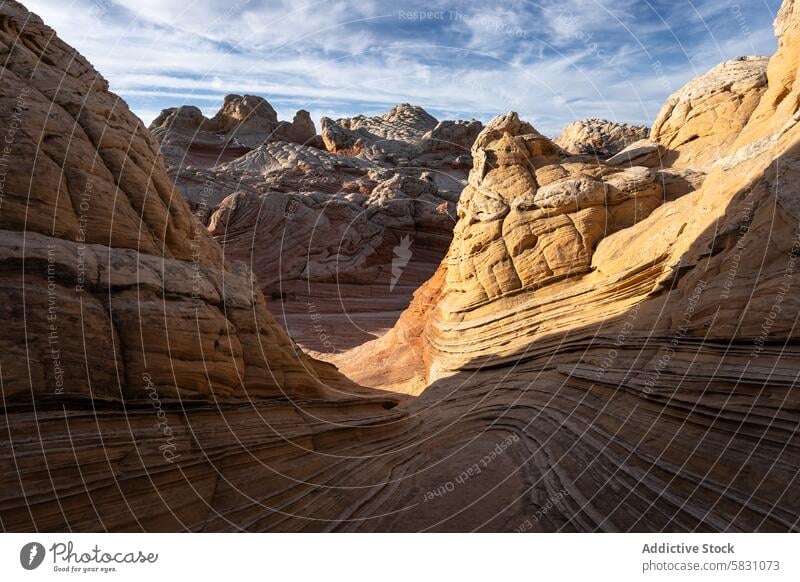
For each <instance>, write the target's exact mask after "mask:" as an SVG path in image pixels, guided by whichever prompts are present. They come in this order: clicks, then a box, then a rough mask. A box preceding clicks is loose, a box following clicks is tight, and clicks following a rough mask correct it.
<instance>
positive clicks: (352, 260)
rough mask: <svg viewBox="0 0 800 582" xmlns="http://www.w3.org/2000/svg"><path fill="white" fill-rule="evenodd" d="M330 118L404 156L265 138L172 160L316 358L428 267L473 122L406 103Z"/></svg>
mask: <svg viewBox="0 0 800 582" xmlns="http://www.w3.org/2000/svg"><path fill="white" fill-rule="evenodd" d="M231 115H232V114H231ZM340 121H341V122H342V125H344V126H347V127H349V128H352V129H347V130H342V131H348V132H352V133H354V134H355V133H357V134H358V135H359V136H360V137H359V138H358V139H359V140H362V142H363V141H364V140H366V141H369V140H370V139H374V140H376V141H369V143H370V144H373V143H376V144H378V146H377V147H385V148H386V149H387V151H389V150H391V151H392V152H394V153H397V152H400V151H404V152H406V153H407V154H408V156H409V157H410V158H411V159H410V160H409V159H406V161H405V162H402V163H401V162H399V161H398V159H397V158H395V157H391V156H390V157H387V156H385V155H381V156H378V157H372V158H371V157H369V156H361V157H350V156H346V155H344V149H343V148H338V149H337V148H336V147H333V148H332V149H333V150H334V151H333V152H328V151H325V150H321V149H318V148H315V147H309V146H306V145H302V144H297V143H292V142H290V141H271V142H268V143H265V144H263V145H261V146H259V147H257V148H254V149H252V150H250V151H248V152H247V153H245V154H243V155H239V156H238V157H235V158H233V159H230V160H228V161H225V162H224V163H220V162H219V161H218V163H217V164H216V165H214V166H213V167H202V166H200V165H190V166H185V167H173V168H172V169H171V175H172V176H173V177H174V178H175V179H176V183H177V187H178V189H179V190H180V191H181V192H182V193H183V195H184V196H185V197H186V198H187V199H188V200H189V202H190V205H191V207H192V209H193V211H194V212H195V214H196V215H197V216H198V217H199V218H200V219H201V220H202V221H203V222H204V223H205V224H207V225H208V226H209V227H210V229H211V232H212V234H213V235H214V237H215V238H216V239H217V240H218V241H219V242H220V243H222V245H223V248H224V249H225V255H226V257H228V258H230V259H235V260H240V261H243V262H245V263H246V264H248V265H249V266H250V268H251V269H252V270H253V271H254V272H255V274H256V276H257V277H258V280H259V282H260V284H261V286H262V290H263V292H264V294H265V295H266V296H267V297H268V298H269V299H270V301H272V302H274V303H273V310H274V311H275V312H276V315H277V316H278V321H279V322H280V323H281V324H282V325H283V326H284V327H285V329H286V330H287V331H288V332H289V333H290V334H291V336H292V338H293V339H295V340H296V341H297V342H298V343H299V344H300V345H301V346H302V347H303V348H304V349H307V350H310V351H312V352H314V353H315V354H316V355H317V356H319V357H322V358H328V357H330V356H331V355H333V354H337V353H340V352H342V351H346V350H349V349H350V348H352V347H354V346H356V345H359V344H360V343H363V342H364V341H367V340H371V339H374V338H375V337H378V336H380V335H381V334H383V333H384V332H385V331H386V330H388V329H389V328H391V327H392V325H393V324H394V323H395V321H396V320H397V317H398V316H399V314H400V313H401V312H402V310H403V309H404V308H406V307H407V306H408V304H409V302H410V300H411V294H412V293H413V291H414V290H415V289H417V288H418V287H419V286H420V285H421V284H422V282H424V281H425V280H427V279H428V278H429V277H430V276H431V275H432V274H433V272H434V271H435V270H436V267H437V266H438V264H439V263H440V261H441V260H442V258H443V257H444V253H445V251H446V249H447V247H448V245H449V243H450V239H451V238H452V230H453V226H454V224H455V215H456V201H457V200H458V196H459V194H460V192H461V190H462V189H463V186H464V183H465V182H466V177H467V173H468V171H469V168H470V167H471V165H472V158H471V156H470V154H469V149H470V146H471V144H472V142H474V141H475V138H476V136H477V134H478V133H479V132H480V130H481V129H482V125H481V124H480V123H479V122H477V121H443V122H440V123H438V122H436V120H435V119H434V118H433V117H431V116H430V115H428V114H427V113H425V111H424V110H423V109H421V108H419V107H412V106H410V105H405V104H404V105H399V106H397V107H395V108H394V109H393V110H392V111H391V112H390V113H388V114H386V115H384V116H380V117H375V118H370V117H363V116H360V117H356V118H353V119H352V120H340ZM431 127H432V129H428V128H431ZM378 134H380V135H382V136H384V137H385V138H386V139H385V140H377V138H376V137H375V136H377V135H378ZM326 135H328V136H330V132H328V133H326ZM369 136H372V137H369ZM387 141H390V142H391V145H390V146H387V145H386V142H387ZM161 147H162V151H164V149H165V142H163V141H162V144H161ZM376 151H377V150H376ZM381 151H383V150H381ZM228 197H230V198H229V199H228Z"/></svg>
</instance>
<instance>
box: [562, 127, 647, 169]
mask: <svg viewBox="0 0 800 582" xmlns="http://www.w3.org/2000/svg"><path fill="white" fill-rule="evenodd" d="M649 133H650V129H649V128H648V127H646V126H644V125H629V124H627V123H615V122H613V121H608V120H606V119H581V120H579V121H573V122H572V123H570V124H569V125H568V126H567V127H565V128H564V131H563V132H561V135H560V136H559V137H558V138H556V139H555V140H553V141H554V142H555V143H556V145H558V146H559V147H561V148H562V149H564V150H565V151H567V152H569V153H571V154H575V155H579V154H585V155H591V156H597V157H598V158H600V159H601V160H602V159H606V158H610V157H611V156H613V155H615V154H617V153H619V152H621V151H622V150H623V149H625V148H626V147H628V146H629V145H630V144H632V143H634V142H636V141H639V140H642V139H646V138H647V137H648V135H649Z"/></svg>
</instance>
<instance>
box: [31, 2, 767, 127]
mask: <svg viewBox="0 0 800 582" xmlns="http://www.w3.org/2000/svg"><path fill="white" fill-rule="evenodd" d="M23 3H25V4H26V5H27V6H28V7H29V8H30V9H31V10H33V11H34V12H36V13H37V14H39V15H40V16H41V17H42V18H44V19H45V22H47V23H48V24H49V25H50V26H52V27H53V28H55V29H56V30H57V31H58V33H59V35H60V36H61V37H62V38H63V39H64V40H66V41H67V42H69V43H70V44H72V45H73V46H74V47H76V48H77V49H78V50H80V51H81V52H82V53H83V54H84V55H85V56H86V57H88V59H89V60H90V61H91V62H92V63H93V64H94V65H95V67H96V68H97V69H98V70H100V71H101V72H102V73H103V74H104V75H105V77H106V78H107V79H108V80H109V81H110V83H111V87H112V90H114V91H115V92H117V93H118V94H120V95H122V96H123V97H124V98H125V99H126V100H127V101H128V103H129V104H130V106H131V108H132V109H133V110H134V111H135V112H136V113H137V114H138V115H139V116H140V117H141V118H142V119H143V120H144V121H145V122H147V123H149V122H150V121H151V120H152V119H153V118H154V117H155V116H156V115H157V114H158V112H159V111H160V110H161V109H163V108H165V107H172V106H176V105H182V104H193V105H197V106H198V107H200V108H201V109H203V111H204V112H205V113H206V114H207V115H211V114H213V113H214V112H215V111H216V110H217V109H218V108H219V106H220V105H221V103H222V99H223V97H224V96H225V95H226V94H228V93H240V94H242V93H252V94H257V95H261V96H263V97H265V98H267V99H268V100H269V101H270V102H271V103H272V104H273V106H274V107H275V109H276V110H277V111H278V113H279V114H280V116H281V118H284V119H285V118H288V119H291V117H292V115H293V114H294V111H296V110H297V109H300V108H304V109H308V110H309V111H310V112H311V114H312V117H313V118H314V119H315V121H316V120H318V119H319V117H321V116H323V115H327V116H330V117H342V116H350V115H354V114H357V113H364V114H375V113H382V112H384V111H386V110H387V109H389V108H390V107H391V106H392V105H394V104H396V103H400V102H409V103H413V104H416V105H421V106H423V107H424V108H425V109H427V110H428V111H429V112H430V113H432V114H433V115H435V116H436V117H438V118H439V119H445V118H472V117H474V118H477V119H480V120H483V121H486V120H488V119H490V118H491V117H493V116H494V115H496V114H498V113H501V112H505V111H508V110H515V111H518V112H519V113H520V114H521V115H522V116H523V117H524V118H525V119H527V120H529V121H531V122H532V123H533V124H534V125H535V126H536V127H537V128H538V129H539V130H540V131H543V132H545V133H547V134H549V135H557V134H558V133H559V132H560V130H561V128H562V127H563V126H564V125H566V124H567V123H569V122H570V121H572V120H574V119H578V118H584V117H604V118H607V119H612V120H617V121H627V122H635V123H645V124H650V123H651V122H652V120H653V119H654V117H655V115H656V114H657V113H658V109H659V108H660V106H661V104H662V103H663V101H664V99H665V98H666V97H667V95H669V94H670V93H672V92H673V91H675V90H676V89H678V88H680V86H681V85H682V84H683V83H685V82H686V81H687V80H689V79H691V78H692V77H694V76H696V75H698V74H701V73H703V72H705V71H707V70H708V69H709V68H711V67H713V66H714V65H716V64H717V63H719V62H721V61H723V60H725V59H729V58H733V57H737V56H740V55H753V54H766V55H769V54H771V53H772V52H773V51H774V48H775V45H776V42H775V38H774V36H773V32H772V20H773V19H774V17H775V13H776V11H777V9H778V7H779V6H780V3H781V2H780V0H539V1H535V2H534V1H531V2H528V1H515V0H509V1H503V2H492V1H491V0H480V1H478V0H471V1H458V0H453V1H448V0H426V1H409V2H405V1H404V0H313V1H311V2H308V1H307V0H224V1H220V0H27V1H26V0H23Z"/></svg>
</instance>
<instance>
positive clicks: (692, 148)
mask: <svg viewBox="0 0 800 582" xmlns="http://www.w3.org/2000/svg"><path fill="white" fill-rule="evenodd" d="M768 61H769V59H768V58H767V57H741V58H738V59H734V60H731V61H726V62H724V63H722V64H720V65H717V66H716V67H714V68H713V69H711V70H710V71H709V72H708V73H706V74H704V75H701V76H700V77H697V78H696V79H694V80H693V81H691V82H689V83H687V84H686V85H685V86H684V87H683V88H681V89H680V90H679V91H677V92H675V93H674V94H672V95H671V96H670V97H669V99H668V100H667V102H666V103H665V104H664V107H662V109H661V111H660V113H659V114H658V117H657V118H656V120H655V123H653V129H652V131H651V132H650V138H651V139H652V140H654V141H657V142H659V143H661V144H662V145H663V146H664V147H665V148H667V149H668V150H669V151H670V155H669V159H668V163H669V164H670V165H672V166H675V167H692V168H695V169H700V170H702V169H705V168H706V166H707V165H708V164H710V163H713V162H714V161H715V160H717V159H719V158H720V157H723V156H725V155H726V154H727V153H728V149H729V147H730V146H731V145H732V144H733V142H734V141H736V139H737V137H738V135H739V133H740V132H741V131H742V129H743V128H744V127H745V126H746V125H747V122H748V120H749V119H750V115H751V114H752V113H753V110H754V109H755V108H756V106H757V105H758V103H759V101H760V99H761V96H762V95H763V94H764V91H765V90H766V88H767V63H768Z"/></svg>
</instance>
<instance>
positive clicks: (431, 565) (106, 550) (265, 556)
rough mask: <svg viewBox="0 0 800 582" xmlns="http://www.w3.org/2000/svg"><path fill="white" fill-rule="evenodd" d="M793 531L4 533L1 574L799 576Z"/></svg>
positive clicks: (724, 581)
mask: <svg viewBox="0 0 800 582" xmlns="http://www.w3.org/2000/svg"><path fill="white" fill-rule="evenodd" d="M798 550H800V537H797V536H795V535H792V534H691V535H690V534H652V535H651V534H522V535H520V534H502V535H500V534H424V535H413V534H3V535H0V580H4V581H5V580H14V581H16V580H50V579H56V580H64V579H67V578H69V579H75V580H100V579H103V580H115V581H117V580H118V581H123V580H135V581H137V582H141V581H142V580H167V579H169V577H170V576H175V577H178V576H181V577H183V579H184V580H187V578H186V577H187V576H188V577H190V578H188V580H191V581H192V582H195V581H198V580H215V581H217V582H228V581H230V582H233V581H237V582H238V581H240V580H281V581H293V582H295V581H296V582H304V581H309V582H321V581H324V582H339V581H341V582H360V581H364V582H367V581H369V582H376V581H380V582H394V581H397V582H427V581H432V580H439V579H441V580H455V581H458V582H468V581H472V580H475V581H481V582H486V581H487V580H504V581H505V580H592V581H593V582H594V581H598V580H611V581H614V582H620V581H625V580H670V581H671V580H686V581H691V580H719V581H720V582H729V581H745V580H759V581H766V582H769V581H772V580H775V581H779V580H792V581H796V580H800V569H799V568H798V564H800V555H798V554H800V552H799V551H798Z"/></svg>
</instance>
